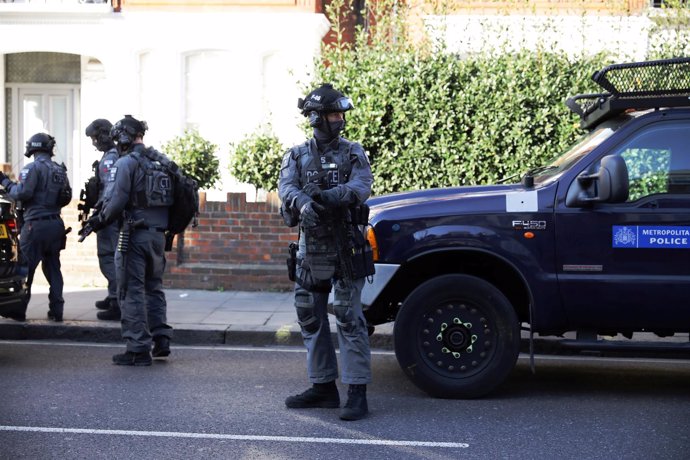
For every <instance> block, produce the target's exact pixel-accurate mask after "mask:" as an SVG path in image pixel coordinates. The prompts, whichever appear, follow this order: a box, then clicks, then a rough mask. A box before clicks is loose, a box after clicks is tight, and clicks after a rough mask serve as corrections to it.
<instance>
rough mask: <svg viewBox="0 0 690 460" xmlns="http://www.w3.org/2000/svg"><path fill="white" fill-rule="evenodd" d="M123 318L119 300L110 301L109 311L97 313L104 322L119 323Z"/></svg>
mask: <svg viewBox="0 0 690 460" xmlns="http://www.w3.org/2000/svg"><path fill="white" fill-rule="evenodd" d="M121 316H122V314H121V312H120V306H119V305H118V303H117V299H110V307H109V308H108V309H107V310H103V311H99V312H98V313H96V317H97V318H98V319H102V320H104V321H119V320H120V318H121Z"/></svg>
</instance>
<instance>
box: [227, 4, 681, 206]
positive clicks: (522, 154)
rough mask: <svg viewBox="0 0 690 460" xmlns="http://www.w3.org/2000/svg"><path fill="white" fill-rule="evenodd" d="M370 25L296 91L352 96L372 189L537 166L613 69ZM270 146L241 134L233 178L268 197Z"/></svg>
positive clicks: (273, 177) (351, 117) (660, 51)
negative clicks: (420, 42) (331, 90)
mask: <svg viewBox="0 0 690 460" xmlns="http://www.w3.org/2000/svg"><path fill="white" fill-rule="evenodd" d="M389 1H395V0H389ZM334 4H335V2H334ZM343 8H344V6H343ZM332 13H333V12H332V11H331V17H333V15H332ZM380 13H381V12H380ZM385 13H386V12H385V11H383V12H382V13H381V14H385ZM333 25H334V28H337V27H338V22H337V21H333ZM378 26H380V27H385V28H384V30H380V29H379V30H376V29H372V30H369V31H368V32H367V33H365V32H364V31H362V30H360V32H359V34H358V38H357V41H356V45H355V46H350V45H347V44H343V43H342V42H336V43H335V44H334V45H331V46H329V47H326V48H324V50H323V56H322V58H323V59H321V60H319V61H317V63H316V72H315V76H314V79H313V81H312V82H311V83H310V84H309V85H308V87H306V88H305V89H304V91H305V93H306V92H308V91H309V90H310V89H311V88H313V87H315V86H317V85H318V84H319V83H321V82H331V83H333V84H334V86H335V87H336V88H337V89H339V90H341V91H342V92H343V93H345V94H346V95H348V96H350V97H351V98H352V100H353V103H354V106H355V109H354V110H352V111H350V112H348V113H347V125H346V128H345V131H344V134H343V135H344V136H345V137H347V138H348V139H351V140H354V141H357V142H360V143H361V144H362V145H363V146H364V148H365V150H366V151H367V152H368V153H369V157H370V160H371V163H372V168H373V172H374V177H375V182H374V193H375V194H382V193H388V192H397V191H403V190H410V189H418V188H428V187H445V186H454V185H469V184H486V183H493V182H496V181H499V180H502V179H505V178H507V177H511V176H514V175H517V174H519V173H521V172H524V171H526V170H527V169H528V168H530V167H534V166H538V165H542V164H544V163H545V162H547V161H549V160H550V159H551V158H552V157H554V156H557V155H558V154H560V153H562V151H563V150H564V149H565V148H566V147H567V146H568V145H570V144H571V143H572V142H573V141H574V140H575V139H576V138H577V137H578V136H579V135H581V134H582V132H581V130H580V129H579V118H578V117H577V116H576V115H575V114H573V113H571V112H570V111H569V109H567V107H566V106H565V99H566V98H567V97H569V96H573V95H576V94H580V93H589V92H601V91H602V90H601V88H599V87H597V86H596V85H595V84H594V83H593V82H592V80H591V76H592V74H593V73H594V72H595V71H597V70H599V69H601V68H602V67H603V66H605V65H608V64H611V63H614V62H616V60H614V59H613V58H611V57H608V56H605V55H594V56H580V57H576V58H574V57H569V56H567V55H565V54H562V53H555V52H545V51H538V52H534V51H520V52H517V53H503V54H488V53H487V54H482V55H476V56H470V57H464V58H462V59H461V58H458V57H457V56H455V55H453V54H450V53H447V52H445V51H444V50H443V49H442V48H441V49H436V50H435V51H430V49H431V46H412V45H410V43H411V42H410V41H409V40H408V39H406V38H405V34H406V30H405V26H404V18H398V21H397V22H396V20H395V19H394V20H392V21H389V22H384V21H379V22H378ZM684 30H687V29H684ZM671 42H672V43H668V42H665V43H664V44H662V45H660V46H655V47H654V49H653V50H650V54H653V55H654V57H655V58H658V57H663V56H669V55H673V54H676V55H677V53H678V50H679V45H680V46H683V47H685V49H687V48H688V45H687V43H688V42H687V40H685V39H684V38H682V36H681V35H678V36H677V38H676V39H675V41H673V40H672V41H671ZM324 62H325V63H328V65H325V64H324ZM304 126H305V136H310V135H311V133H310V130H309V129H308V126H306V124H305V125H304ZM269 140H270V141H269ZM278 150H284V147H282V146H280V144H279V142H278V140H277V139H276V138H275V136H273V135H272V134H270V133H269V134H266V133H265V132H262V133H261V134H254V135H252V136H249V137H247V138H246V139H244V140H243V141H242V142H240V143H239V144H238V146H237V153H236V155H239V156H238V160H236V163H235V165H236V166H235V167H234V169H233V170H232V173H233V175H234V176H235V177H236V178H238V179H239V180H241V181H244V182H249V183H252V184H254V185H256V186H258V187H261V188H265V189H267V190H275V187H276V183H277V180H278V172H279V170H280V158H281V155H278V154H277V151H278Z"/></svg>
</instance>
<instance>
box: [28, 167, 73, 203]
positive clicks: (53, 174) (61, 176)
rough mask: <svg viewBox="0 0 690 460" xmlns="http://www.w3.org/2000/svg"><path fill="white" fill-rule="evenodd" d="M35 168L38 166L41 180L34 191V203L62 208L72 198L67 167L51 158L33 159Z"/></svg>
mask: <svg viewBox="0 0 690 460" xmlns="http://www.w3.org/2000/svg"><path fill="white" fill-rule="evenodd" d="M34 163H35V166H34V167H35V168H39V170H40V171H41V174H40V175H39V177H40V178H41V180H40V181H39V183H38V186H37V188H36V191H35V193H34V198H33V201H34V203H36V204H39V205H42V206H46V207H48V208H50V207H57V208H62V207H64V206H66V205H67V204H68V203H69V202H70V200H71V199H72V188H71V187H70V185H69V180H68V179H67V168H66V167H65V165H64V164H63V165H59V164H57V163H55V162H54V161H51V160H36V161H34Z"/></svg>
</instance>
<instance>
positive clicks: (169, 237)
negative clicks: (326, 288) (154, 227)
mask: <svg viewBox="0 0 690 460" xmlns="http://www.w3.org/2000/svg"><path fill="white" fill-rule="evenodd" d="M174 238H175V235H173V233H172V232H165V247H164V248H163V251H165V252H169V251H172V247H173V239H174Z"/></svg>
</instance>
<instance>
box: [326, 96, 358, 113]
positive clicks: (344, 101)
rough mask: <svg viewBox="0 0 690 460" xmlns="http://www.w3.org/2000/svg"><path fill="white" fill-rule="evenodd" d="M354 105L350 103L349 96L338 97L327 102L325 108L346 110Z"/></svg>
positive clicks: (336, 110)
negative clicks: (331, 101) (329, 102)
mask: <svg viewBox="0 0 690 460" xmlns="http://www.w3.org/2000/svg"><path fill="white" fill-rule="evenodd" d="M354 108H355V106H354V105H352V99H350V98H349V97H339V98H338V99H336V100H335V101H334V102H333V103H331V104H328V106H327V107H326V110H332V111H334V112H347V111H348V110H352V109H354Z"/></svg>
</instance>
